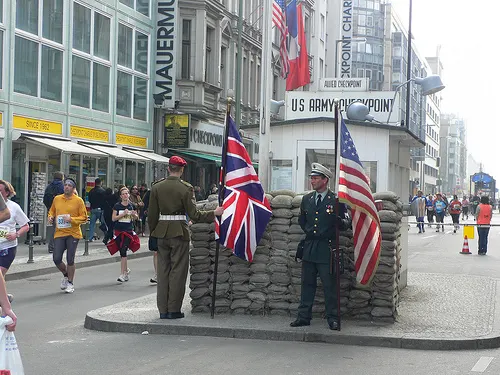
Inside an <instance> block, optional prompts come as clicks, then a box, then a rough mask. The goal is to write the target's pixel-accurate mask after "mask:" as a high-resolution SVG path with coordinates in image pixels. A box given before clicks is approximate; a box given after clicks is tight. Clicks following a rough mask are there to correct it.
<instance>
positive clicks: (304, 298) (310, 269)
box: [298, 260, 337, 321]
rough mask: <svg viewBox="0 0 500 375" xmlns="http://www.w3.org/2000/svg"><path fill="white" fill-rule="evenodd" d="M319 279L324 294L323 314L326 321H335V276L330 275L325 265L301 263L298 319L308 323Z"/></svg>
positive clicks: (327, 265) (328, 268)
mask: <svg viewBox="0 0 500 375" xmlns="http://www.w3.org/2000/svg"><path fill="white" fill-rule="evenodd" d="M318 274H319V277H320V278H321V283H322V284H323V290H324V292H325V312H326V318H327V319H328V321H330V320H332V319H333V320H337V285H336V280H335V274H330V265H329V264H327V263H312V262H308V261H305V260H304V261H302V291H301V294H300V305H299V313H298V318H299V319H301V320H305V321H310V320H311V318H312V306H313V303H314V296H315V295H316V286H317V277H318Z"/></svg>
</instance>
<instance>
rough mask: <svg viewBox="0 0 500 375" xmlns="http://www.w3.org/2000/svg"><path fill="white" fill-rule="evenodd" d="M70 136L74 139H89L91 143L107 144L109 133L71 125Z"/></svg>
mask: <svg viewBox="0 0 500 375" xmlns="http://www.w3.org/2000/svg"><path fill="white" fill-rule="evenodd" d="M69 133H70V136H71V137H74V138H83V139H89V140H91V141H100V142H109V133H108V132H107V131H104V130H98V129H92V128H84V127H82V126H76V125H71V126H70V131H69Z"/></svg>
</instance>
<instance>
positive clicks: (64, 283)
mask: <svg viewBox="0 0 500 375" xmlns="http://www.w3.org/2000/svg"><path fill="white" fill-rule="evenodd" d="M67 287H68V278H67V277H66V276H64V277H63V278H62V279H61V290H66V288H67Z"/></svg>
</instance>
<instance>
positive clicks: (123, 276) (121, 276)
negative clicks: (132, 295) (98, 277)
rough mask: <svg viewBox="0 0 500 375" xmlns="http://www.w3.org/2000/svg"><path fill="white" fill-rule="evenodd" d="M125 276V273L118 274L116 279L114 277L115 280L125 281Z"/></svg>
mask: <svg viewBox="0 0 500 375" xmlns="http://www.w3.org/2000/svg"><path fill="white" fill-rule="evenodd" d="M125 276H126V275H120V276H118V279H116V281H119V282H121V283H123V282H124V281H127V280H128V276H127V279H125Z"/></svg>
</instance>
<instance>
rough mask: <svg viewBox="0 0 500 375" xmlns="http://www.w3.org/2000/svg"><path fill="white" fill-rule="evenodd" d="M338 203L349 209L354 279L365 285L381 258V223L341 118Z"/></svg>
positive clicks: (361, 167)
mask: <svg viewBox="0 0 500 375" xmlns="http://www.w3.org/2000/svg"><path fill="white" fill-rule="evenodd" d="M339 167H340V171H339V191H338V195H339V199H340V201H342V202H344V203H346V204H348V205H349V206H350V207H351V214H352V229H353V236H354V263H355V270H356V279H357V281H358V282H359V283H360V284H361V285H368V284H369V283H370V282H371V279H372V278H373V275H374V274H375V270H376V269H377V266H378V261H379V258H380V244H381V241H382V235H381V232H380V219H379V216H378V212H377V208H376V206H375V201H374V199H373V195H372V192H371V189H370V181H369V180H368V178H367V176H366V174H365V171H364V169H363V165H362V164H361V162H360V161H359V156H358V152H357V151H356V147H355V146H354V142H353V140H352V138H351V134H350V133H349V131H348V130H347V127H346V125H345V122H344V120H343V119H342V118H341V127H340V165H339Z"/></svg>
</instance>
